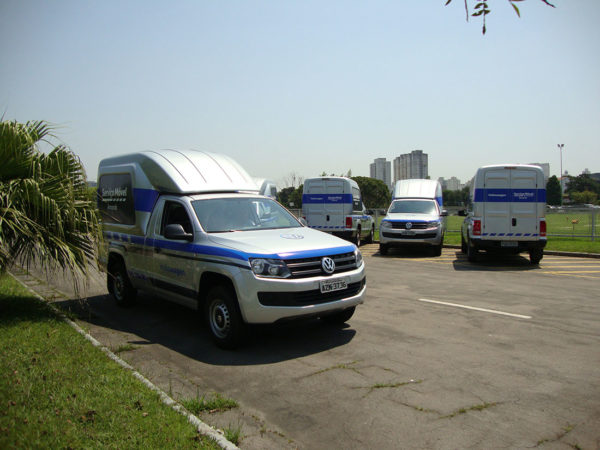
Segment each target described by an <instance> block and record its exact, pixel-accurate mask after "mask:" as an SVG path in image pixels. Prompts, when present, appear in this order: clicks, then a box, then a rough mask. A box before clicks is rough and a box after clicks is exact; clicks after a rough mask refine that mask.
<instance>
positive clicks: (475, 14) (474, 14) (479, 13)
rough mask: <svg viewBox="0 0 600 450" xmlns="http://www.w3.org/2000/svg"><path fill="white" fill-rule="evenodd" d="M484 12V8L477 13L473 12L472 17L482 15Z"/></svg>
mask: <svg viewBox="0 0 600 450" xmlns="http://www.w3.org/2000/svg"><path fill="white" fill-rule="evenodd" d="M483 13H484V10H483V9H482V10H481V11H477V12H476V13H473V14H471V16H472V17H478V16H480V15H482V14H483Z"/></svg>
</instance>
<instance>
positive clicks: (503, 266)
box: [452, 251, 543, 272]
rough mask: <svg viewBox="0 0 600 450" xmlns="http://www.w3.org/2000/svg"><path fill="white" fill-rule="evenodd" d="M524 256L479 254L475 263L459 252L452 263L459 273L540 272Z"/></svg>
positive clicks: (537, 267)
mask: <svg viewBox="0 0 600 450" xmlns="http://www.w3.org/2000/svg"><path fill="white" fill-rule="evenodd" d="M525 255H527V254H526V253H523V254H518V255H515V254H502V253H488V252H479V253H478V254H477V259H476V261H475V262H469V261H468V260H467V255H465V254H464V253H462V252H460V251H458V252H456V259H455V260H454V261H452V265H453V266H454V270H457V271H480V272H489V271H503V272H510V271H515V272H527V271H530V270H539V269H540V266H539V265H538V264H531V262H530V261H529V256H525ZM542 261H543V260H542Z"/></svg>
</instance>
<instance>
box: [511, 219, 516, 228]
mask: <svg viewBox="0 0 600 450" xmlns="http://www.w3.org/2000/svg"><path fill="white" fill-rule="evenodd" d="M512 226H513V227H516V226H517V219H515V218H514V217H513V220H512Z"/></svg>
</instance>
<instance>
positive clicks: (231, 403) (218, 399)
mask: <svg viewBox="0 0 600 450" xmlns="http://www.w3.org/2000/svg"><path fill="white" fill-rule="evenodd" d="M181 404H182V405H183V406H184V407H185V409H187V410H188V411H189V412H191V413H192V414H199V413H201V412H211V413H212V412H221V411H227V410H229V409H233V408H237V407H238V406H239V405H238V403H237V402H236V401H235V400H232V399H229V398H225V397H223V396H222V395H221V394H219V393H215V394H214V395H213V396H212V397H210V398H207V397H206V396H202V397H198V398H192V399H188V400H182V401H181Z"/></svg>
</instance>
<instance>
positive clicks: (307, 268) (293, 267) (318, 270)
mask: <svg viewBox="0 0 600 450" xmlns="http://www.w3.org/2000/svg"><path fill="white" fill-rule="evenodd" d="M324 257H325V256H319V257H317V258H302V259H287V260H286V261H285V263H286V264H287V266H288V269H290V272H291V273H292V278H307V277H316V276H322V275H328V274H326V273H325V272H324V271H323V268H322V267H321V260H322V259H323V258H324ZM329 257H330V258H331V259H333V261H334V262H335V271H334V272H333V274H332V275H334V274H338V273H342V272H347V271H349V270H354V269H356V255H354V252H350V253H342V254H341V255H329Z"/></svg>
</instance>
